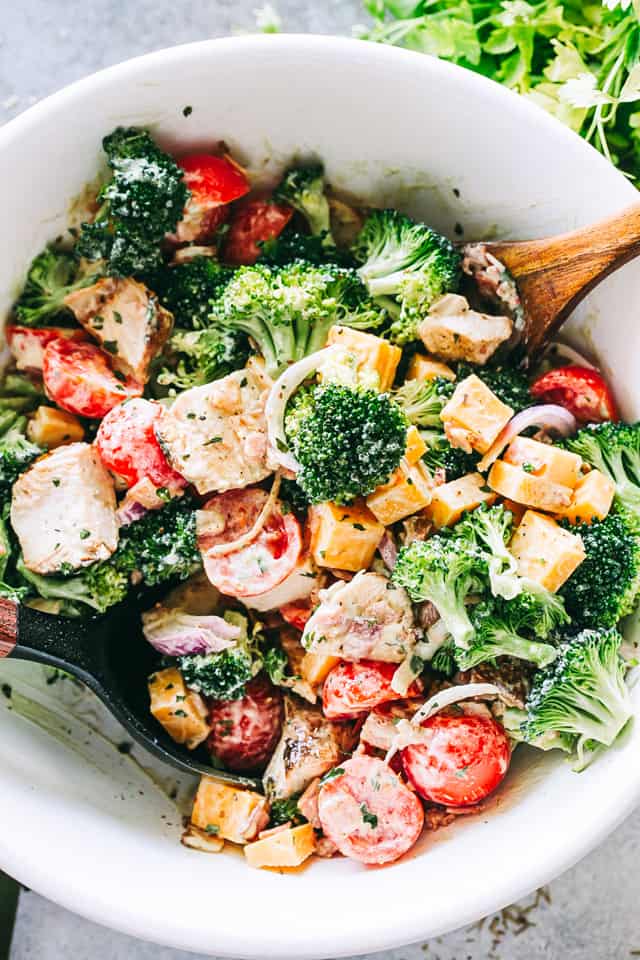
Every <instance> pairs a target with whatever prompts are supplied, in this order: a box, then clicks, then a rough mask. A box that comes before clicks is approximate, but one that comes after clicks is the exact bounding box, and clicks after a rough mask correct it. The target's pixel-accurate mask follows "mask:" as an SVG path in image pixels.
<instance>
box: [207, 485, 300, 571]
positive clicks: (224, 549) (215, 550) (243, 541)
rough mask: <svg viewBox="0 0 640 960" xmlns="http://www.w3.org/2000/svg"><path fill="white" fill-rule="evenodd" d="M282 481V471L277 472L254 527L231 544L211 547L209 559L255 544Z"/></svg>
mask: <svg viewBox="0 0 640 960" xmlns="http://www.w3.org/2000/svg"><path fill="white" fill-rule="evenodd" d="M281 479H282V476H281V473H280V471H279V470H276V473H275V476H274V478H273V483H272V484H271V490H270V491H269V496H268V497H267V499H266V500H265V502H264V506H263V507H262V510H261V511H260V513H259V514H258V516H257V518H256V521H255V523H254V524H253V526H252V527H251V528H250V529H249V530H247V532H246V533H243V534H242V536H241V537H238V538H237V540H231V541H230V542H229V543H217V544H215V546H213V547H209V549H208V550H207V557H226V556H227V554H229V553H236V551H238V550H242V548H243V547H246V546H247V544H249V543H253V541H254V540H255V539H256V537H257V536H258V534H259V533H260V531H261V530H262V528H263V527H264V525H265V523H266V522H267V520H268V519H269V517H270V516H271V513H272V512H273V508H274V506H275V502H276V500H277V499H278V493H279V492H280V480H281Z"/></svg>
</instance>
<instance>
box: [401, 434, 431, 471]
mask: <svg viewBox="0 0 640 960" xmlns="http://www.w3.org/2000/svg"><path fill="white" fill-rule="evenodd" d="M426 449H427V445H426V443H425V442H424V440H423V439H422V437H421V436H420V432H419V430H418V428H417V427H414V426H413V425H412V426H410V427H409V429H408V430H407V447H406V450H405V451H404V458H405V460H406V461H407V463H417V462H418V460H419V459H420V457H421V456H422V455H423V453H425V452H426Z"/></svg>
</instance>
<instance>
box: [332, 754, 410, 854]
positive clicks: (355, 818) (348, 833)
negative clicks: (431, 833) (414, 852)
mask: <svg viewBox="0 0 640 960" xmlns="http://www.w3.org/2000/svg"><path fill="white" fill-rule="evenodd" d="M335 774H336V775H334V776H332V778H331V779H330V780H328V781H327V782H326V783H324V784H323V785H322V786H321V787H320V793H319V795H318V816H319V818H320V823H321V824H322V830H323V832H324V834H325V835H326V836H327V837H328V838H329V840H331V841H333V843H334V844H335V845H336V847H337V848H338V850H339V851H340V853H342V854H343V855H344V856H345V857H351V858H352V859H353V860H359V861H360V862H361V863H376V864H381V863H391V861H392V860H397V859H398V858H399V857H401V856H402V855H403V854H404V853H406V852H407V850H410V849H411V847H412V846H413V845H414V843H415V842H416V840H417V839H418V837H419V836H420V833H421V832H422V827H423V825H424V812H423V809H422V804H421V803H420V801H419V800H418V798H417V797H416V795H415V793H412V792H411V790H409V788H408V787H407V786H406V785H405V784H404V783H403V782H402V780H401V779H400V777H399V776H397V775H396V774H395V773H394V772H393V771H392V770H390V769H389V767H388V766H387V764H386V763H384V762H383V761H382V760H378V759H377V757H365V756H357V757H352V758H351V760H347V761H346V762H345V763H341V764H339V766H338V767H337V769H336V771H335Z"/></svg>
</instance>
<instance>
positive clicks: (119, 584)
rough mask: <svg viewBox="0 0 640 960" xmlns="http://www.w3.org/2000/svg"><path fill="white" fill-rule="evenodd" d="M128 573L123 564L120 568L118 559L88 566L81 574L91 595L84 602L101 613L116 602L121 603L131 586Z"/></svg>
mask: <svg viewBox="0 0 640 960" xmlns="http://www.w3.org/2000/svg"><path fill="white" fill-rule="evenodd" d="M126 566H127V567H128V564H127V565H126ZM130 573H131V571H129V570H128V569H126V568H125V565H123V567H122V568H121V567H120V566H119V565H118V561H115V562H113V563H112V562H110V561H106V562H103V563H97V564H95V565H94V566H93V567H89V568H88V570H87V572H86V573H85V574H84V575H83V576H82V580H83V581H84V583H85V584H86V587H87V589H88V591H89V595H90V597H91V601H86V602H89V603H90V605H91V606H94V607H95V609H96V610H99V611H100V612H101V613H104V612H105V610H108V609H109V607H113V606H114V605H115V604H116V603H121V602H122V600H124V599H125V597H126V596H127V594H128V592H129V588H130V586H131V582H130ZM76 579H79V578H76Z"/></svg>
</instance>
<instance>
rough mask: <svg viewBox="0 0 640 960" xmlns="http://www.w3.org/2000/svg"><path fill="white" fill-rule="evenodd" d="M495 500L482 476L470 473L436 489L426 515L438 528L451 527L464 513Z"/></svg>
mask: <svg viewBox="0 0 640 960" xmlns="http://www.w3.org/2000/svg"><path fill="white" fill-rule="evenodd" d="M495 499H496V495H495V493H492V492H491V490H488V489H487V484H486V480H485V479H484V477H483V476H482V475H481V474H479V473H468V474H467V475H466V476H464V477H460V479H459V480H451V481H450V482H449V483H442V484H440V485H439V486H437V487H435V488H434V490H433V494H432V497H431V503H430V504H429V506H428V507H427V509H426V510H425V513H426V515H427V516H428V517H429V519H430V520H431V521H432V522H433V524H434V525H435V526H436V527H438V528H440V527H451V526H453V524H454V523H457V522H458V520H459V519H460V517H461V516H462V514H463V513H466V512H467V511H468V510H475V508H476V507H479V506H480V504H481V503H493V501H494V500H495Z"/></svg>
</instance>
